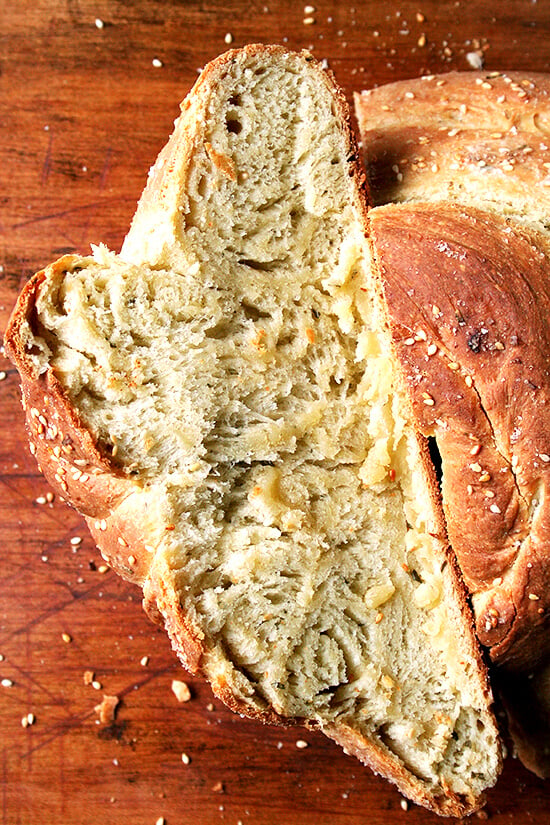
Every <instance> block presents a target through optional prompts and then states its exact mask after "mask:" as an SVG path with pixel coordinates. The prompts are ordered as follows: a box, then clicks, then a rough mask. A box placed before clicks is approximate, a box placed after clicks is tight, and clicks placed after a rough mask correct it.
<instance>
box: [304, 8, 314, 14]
mask: <svg viewBox="0 0 550 825" xmlns="http://www.w3.org/2000/svg"><path fill="white" fill-rule="evenodd" d="M315 12H316V8H315V6H304V14H315Z"/></svg>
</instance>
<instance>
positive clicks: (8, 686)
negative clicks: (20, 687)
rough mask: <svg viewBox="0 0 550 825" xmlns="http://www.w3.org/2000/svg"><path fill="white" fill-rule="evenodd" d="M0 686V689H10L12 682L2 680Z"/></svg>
mask: <svg viewBox="0 0 550 825" xmlns="http://www.w3.org/2000/svg"><path fill="white" fill-rule="evenodd" d="M0 685H2V687H5V688H10V687H13V682H12V680H11V679H2V681H1V682H0Z"/></svg>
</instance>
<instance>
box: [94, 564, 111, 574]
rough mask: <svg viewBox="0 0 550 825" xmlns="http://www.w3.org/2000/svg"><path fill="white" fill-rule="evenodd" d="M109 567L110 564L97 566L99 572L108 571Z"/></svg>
mask: <svg viewBox="0 0 550 825" xmlns="http://www.w3.org/2000/svg"><path fill="white" fill-rule="evenodd" d="M108 569H109V565H108V564H100V565H99V567H98V568H97V572H98V573H106V572H107V570H108Z"/></svg>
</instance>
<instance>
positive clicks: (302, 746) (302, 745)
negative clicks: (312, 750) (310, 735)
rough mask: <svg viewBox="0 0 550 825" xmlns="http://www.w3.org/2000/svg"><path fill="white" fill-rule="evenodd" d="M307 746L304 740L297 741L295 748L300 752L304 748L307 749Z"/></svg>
mask: <svg viewBox="0 0 550 825" xmlns="http://www.w3.org/2000/svg"><path fill="white" fill-rule="evenodd" d="M307 746H308V744H307V742H306V740H305V739H298V740H297V741H296V747H297V748H299V749H300V750H303V749H304V748H307Z"/></svg>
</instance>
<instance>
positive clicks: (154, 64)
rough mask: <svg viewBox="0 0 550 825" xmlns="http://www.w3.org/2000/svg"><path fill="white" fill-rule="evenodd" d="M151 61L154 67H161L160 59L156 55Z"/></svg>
mask: <svg viewBox="0 0 550 825" xmlns="http://www.w3.org/2000/svg"><path fill="white" fill-rule="evenodd" d="M151 63H152V64H153V66H154V67H155V69H160V68H162V60H159V59H158V57H154V58H153V59H152V61H151Z"/></svg>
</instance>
